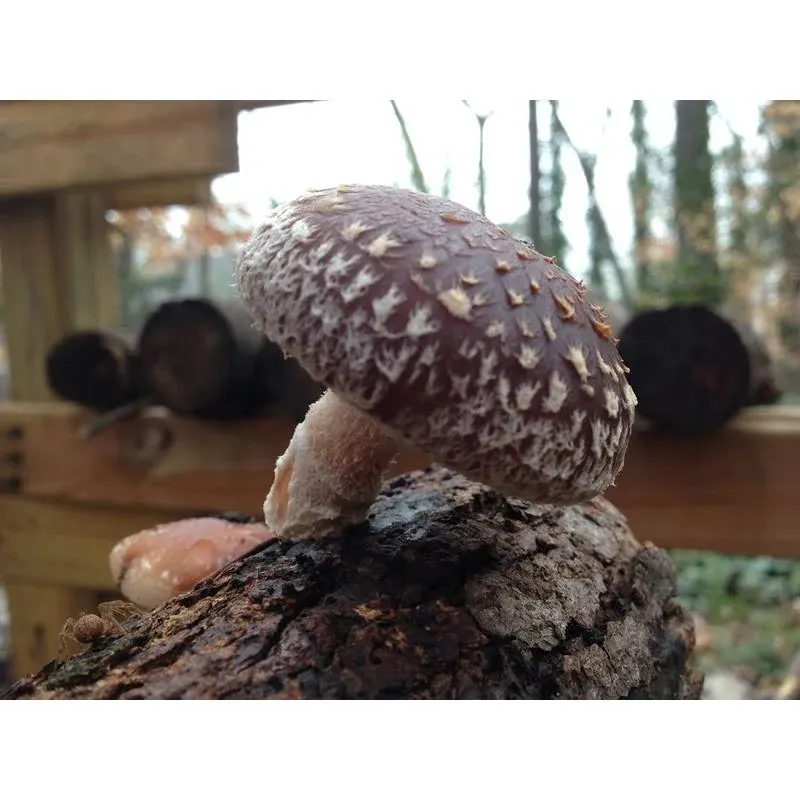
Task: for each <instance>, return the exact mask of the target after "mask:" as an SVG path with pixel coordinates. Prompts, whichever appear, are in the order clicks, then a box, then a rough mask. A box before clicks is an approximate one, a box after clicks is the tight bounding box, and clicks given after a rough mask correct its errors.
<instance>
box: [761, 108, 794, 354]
mask: <svg viewBox="0 0 800 800" xmlns="http://www.w3.org/2000/svg"><path fill="white" fill-rule="evenodd" d="M764 117H765V123H766V124H767V126H768V129H769V131H770V134H771V137H770V138H771V148H770V157H769V162H768V167H769V174H770V182H771V193H772V196H773V203H774V206H775V210H776V212H777V218H778V219H777V222H778V231H777V233H778V236H777V238H778V243H779V248H780V255H781V260H782V261H783V270H782V275H781V278H780V284H779V289H778V291H779V293H780V300H779V304H780V312H779V313H780V321H779V330H780V336H781V340H782V343H783V345H784V346H785V348H786V351H787V353H788V355H789V356H790V357H791V358H792V360H793V361H795V363H796V362H797V360H798V359H800V102H798V101H797V100H777V101H774V102H772V103H770V105H769V106H768V107H767V108H766V109H765V111H764Z"/></svg>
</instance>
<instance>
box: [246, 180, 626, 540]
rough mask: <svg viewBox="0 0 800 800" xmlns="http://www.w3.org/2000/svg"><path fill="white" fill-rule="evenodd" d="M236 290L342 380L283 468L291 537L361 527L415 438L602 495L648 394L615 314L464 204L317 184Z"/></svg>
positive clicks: (284, 528) (559, 488) (521, 478)
mask: <svg viewBox="0 0 800 800" xmlns="http://www.w3.org/2000/svg"><path fill="white" fill-rule="evenodd" d="M236 280H237V286H238V290H239V293H240V295H241V296H242V299H243V300H244V302H245V303H246V305H247V306H248V308H249V310H250V313H251V314H252V316H253V318H254V319H255V321H256V324H257V326H258V327H259V328H260V329H261V330H262V331H263V332H264V333H265V334H266V335H267V336H268V337H269V338H270V339H272V340H273V341H275V342H276V343H278V344H279V345H280V346H281V347H282V348H283V350H284V352H285V353H287V354H288V355H291V356H294V357H295V358H296V359H297V361H298V362H299V363H300V364H301V365H302V366H303V367H304V368H305V369H306V370H307V371H308V372H309V373H310V375H311V376H312V377H314V378H315V379H317V380H319V381H320V382H322V383H324V384H325V385H326V386H327V387H328V390H327V391H326V393H325V394H324V395H323V396H322V398H321V399H320V400H318V401H317V402H316V403H315V404H314V405H313V406H312V407H311V408H310V410H309V411H308V414H307V416H306V417H305V420H304V421H303V422H302V423H301V424H300V425H298V426H297V428H296V429H295V431H294V434H293V437H292V439H291V441H290V443H289V446H288V448H287V450H286V452H285V453H284V454H283V455H282V456H281V457H280V458H279V459H278V461H277V464H276V467H275V477H274V481H273V484H272V487H271V489H270V491H269V494H268V495H267V498H266V501H265V503H264V517H265V522H266V525H267V527H268V528H269V529H270V530H272V531H273V532H274V533H275V535H277V536H280V537H285V538H305V537H313V536H320V535H325V534H328V533H331V532H333V531H335V530H337V529H341V528H342V527H343V526H345V525H347V524H351V523H356V522H360V521H362V520H363V519H364V518H365V517H366V514H367V511H368V509H369V506H370V505H371V503H372V501H373V500H374V499H375V497H376V495H377V493H378V492H379V490H380V485H381V482H382V479H383V475H384V474H385V471H386V470H387V468H388V467H389V466H390V464H391V462H392V460H393V459H394V458H395V457H396V455H397V453H398V451H399V447H400V446H402V445H403V444H405V445H410V446H413V447H416V448H419V449H421V450H423V451H425V452H427V453H428V454H429V455H430V456H431V457H432V458H433V459H434V460H435V461H437V462H439V463H440V464H442V465H444V466H447V467H449V468H451V469H453V470H455V471H458V472H460V473H462V474H463V475H465V476H466V477H468V478H470V479H472V480H475V481H478V482H481V483H484V484H487V485H490V486H492V487H494V488H496V489H497V490H499V491H502V492H504V493H506V494H510V495H515V496H519V497H522V498H525V499H528V500H531V501H533V502H539V503H545V504H555V505H565V504H571V503H577V502H582V501H585V500H588V499H591V498H593V497H595V496H597V495H599V494H601V493H602V492H604V491H605V490H606V489H607V488H608V487H609V486H610V485H612V483H613V481H614V479H615V478H616V476H617V474H618V473H619V472H620V470H621V469H622V466H623V461H624V455H625V449H626V447H627V445H628V441H629V438H630V433H631V427H632V423H633V417H634V407H635V405H636V397H635V396H634V393H633V391H632V390H631V388H630V386H629V384H628V381H627V379H626V376H625V373H626V367H625V366H624V364H623V363H622V360H621V358H620V356H619V353H618V351H617V348H616V341H615V339H614V338H613V335H612V331H611V328H610V326H609V325H608V322H607V317H606V315H605V314H604V312H603V310H602V309H601V308H600V307H598V306H593V305H591V304H590V303H589V301H588V300H587V299H586V297H585V292H586V290H585V287H584V286H583V285H582V284H581V283H580V282H578V281H576V280H575V279H574V278H573V277H571V276H570V275H569V274H568V273H567V272H565V271H564V270H562V269H561V268H560V267H558V266H557V265H556V264H555V262H554V260H553V259H548V258H546V257H544V256H542V255H541V254H540V253H538V252H537V251H536V250H535V249H534V248H533V246H532V245H529V244H527V243H524V242H521V241H518V240H516V239H514V238H512V237H510V236H509V235H508V234H507V233H506V232H505V231H503V230H502V229H501V228H499V227H497V226H496V225H494V224H492V223H491V222H490V221H489V220H487V219H486V218H485V217H483V216H481V215H479V214H477V213H475V212H473V211H470V210H469V209H467V208H465V207H463V206H461V205H459V204H457V203H454V202H452V201H450V200H446V199H443V198H439V197H434V196H430V195H426V194H420V193H418V192H413V191H408V190H405V189H397V188H391V187H386V186H358V185H353V186H340V187H338V188H333V189H325V190H321V191H314V192H309V193H307V194H305V195H303V196H302V197H300V198H298V199H296V200H294V201H292V202H290V203H287V204H285V205H283V206H280V207H278V208H277V209H275V211H274V212H273V214H272V215H271V217H270V218H269V219H268V220H267V221H266V222H265V223H264V224H263V225H261V226H260V227H259V228H258V229H257V230H256V231H255V233H254V234H253V236H252V238H251V239H250V241H249V242H248V243H247V245H246V246H245V248H244V250H243V251H242V254H241V255H240V257H239V260H238V262H237V266H236Z"/></svg>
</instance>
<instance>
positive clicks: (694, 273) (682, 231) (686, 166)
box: [673, 100, 724, 305]
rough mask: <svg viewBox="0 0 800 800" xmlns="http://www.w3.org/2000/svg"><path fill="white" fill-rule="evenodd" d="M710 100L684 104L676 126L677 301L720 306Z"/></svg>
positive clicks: (678, 111)
mask: <svg viewBox="0 0 800 800" xmlns="http://www.w3.org/2000/svg"><path fill="white" fill-rule="evenodd" d="M709 106H710V101H709V100H678V101H677V102H676V127H675V222H676V227H677V231H678V274H677V275H676V276H675V283H674V287H673V292H674V293H676V294H677V296H675V297H674V298H673V299H675V300H683V301H687V302H698V303H708V304H710V305H716V304H717V303H719V302H720V301H721V300H722V299H723V295H724V292H723V286H722V277H721V275H720V270H719V265H718V264H717V222H716V213H715V208H714V181H713V175H712V171H713V166H714V165H713V158H712V156H711V152H710V150H709V128H708V112H709Z"/></svg>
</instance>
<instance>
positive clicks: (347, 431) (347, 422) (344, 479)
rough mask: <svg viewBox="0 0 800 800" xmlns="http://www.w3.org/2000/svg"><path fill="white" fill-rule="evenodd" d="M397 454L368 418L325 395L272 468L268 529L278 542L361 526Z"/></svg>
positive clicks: (393, 442) (394, 442)
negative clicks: (360, 523) (348, 526)
mask: <svg viewBox="0 0 800 800" xmlns="http://www.w3.org/2000/svg"><path fill="white" fill-rule="evenodd" d="M398 451H399V445H398V442H397V440H396V439H395V438H394V437H393V436H392V435H391V434H389V433H387V431H386V429H385V428H383V427H382V426H380V425H378V424H377V423H376V422H375V421H374V420H373V419H372V418H371V417H370V416H369V415H368V414H366V413H364V412H362V411H359V410H358V409H357V408H355V406H352V405H350V404H349V403H347V402H346V401H344V400H342V399H340V398H339V397H337V395H336V394H334V393H333V392H331V391H327V392H325V394H323V395H322V397H321V398H320V399H319V400H317V402H316V403H314V404H313V405H312V406H311V407H310V408H309V410H308V413H307V414H306V417H305V419H304V420H303V422H301V423H300V424H299V425H298V426H297V428H295V431H294V434H293V435H292V439H291V441H290V442H289V446H288V447H287V448H286V452H285V453H284V454H283V455H282V456H281V457H280V458H279V459H278V460H277V462H276V464H275V479H274V480H273V482H272V487H271V488H270V490H269V494H268V495H267V499H266V500H265V501H264V520H265V522H266V524H267V526H268V527H269V529H270V530H272V531H273V532H274V533H275V535H276V536H279V537H281V538H285V539H308V538H314V537H318V536H325V535H327V534H329V533H333V532H334V531H337V530H341V529H342V528H344V527H346V526H347V525H352V524H355V523H358V522H362V521H363V520H364V519H365V517H366V515H367V511H368V510H369V507H370V505H372V502H373V500H374V499H375V498H376V496H377V495H378V492H379V491H380V488H381V484H382V483H383V476H384V474H385V473H386V470H387V469H388V468H389V466H390V465H391V463H392V461H393V460H394V459H395V457H396V456H397V454H398Z"/></svg>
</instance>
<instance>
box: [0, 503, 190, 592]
mask: <svg viewBox="0 0 800 800" xmlns="http://www.w3.org/2000/svg"><path fill="white" fill-rule="evenodd" d="M187 515H189V516H190V514H189V512H185V511H174V512H167V511H155V510H153V509H142V508H138V509H137V508H130V507H129V508H116V507H114V508H110V507H106V506H90V505H78V504H70V503H59V502H56V501H50V500H40V499H32V498H29V497H20V496H14V495H8V494H6V495H0V520H2V521H0V576H2V579H3V581H4V582H15V581H16V582H22V583H32V584H33V583H35V584H41V585H61V586H65V587H70V586H71V587H77V588H91V589H97V590H106V591H111V590H113V589H115V588H116V587H115V585H114V582H113V580H112V578H111V572H110V570H109V567H108V554H109V553H110V552H111V548H112V547H113V546H114V545H115V544H116V543H117V542H118V541H119V540H120V539H122V538H124V537H125V536H128V535H130V534H132V533H135V532H136V531H139V530H143V529H145V528H149V527H151V526H153V525H158V524H159V523H162V522H167V521H169V520H172V519H180V518H182V517H185V516H187Z"/></svg>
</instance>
